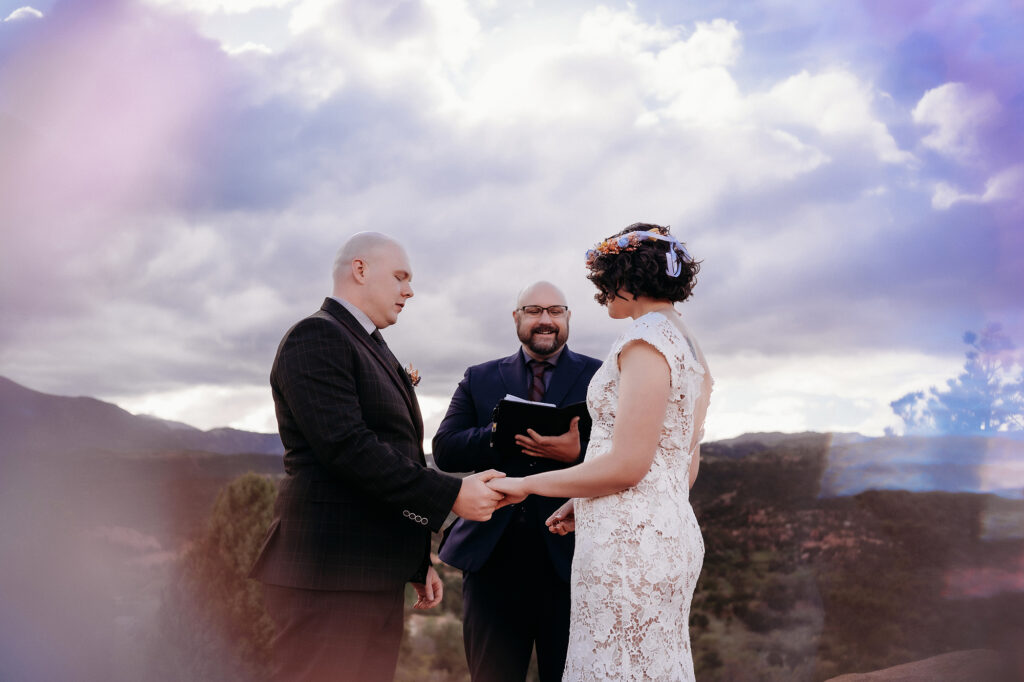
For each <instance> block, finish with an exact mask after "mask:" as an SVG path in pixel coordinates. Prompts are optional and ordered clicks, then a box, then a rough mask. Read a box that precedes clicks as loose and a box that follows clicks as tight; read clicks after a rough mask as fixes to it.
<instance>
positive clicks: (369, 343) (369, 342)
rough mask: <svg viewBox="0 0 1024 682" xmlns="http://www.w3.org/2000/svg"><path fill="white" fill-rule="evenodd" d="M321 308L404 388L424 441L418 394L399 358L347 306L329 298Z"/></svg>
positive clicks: (414, 419)
mask: <svg viewBox="0 0 1024 682" xmlns="http://www.w3.org/2000/svg"><path fill="white" fill-rule="evenodd" d="M321 310H323V311H324V312H326V313H328V314H329V315H331V317H333V318H334V319H336V320H337V321H338V322H340V323H341V324H342V325H344V326H345V328H346V329H348V330H349V332H350V333H351V334H352V336H353V338H355V339H356V340H357V341H358V342H359V343H361V344H363V346H365V347H366V348H367V349H369V351H370V354H371V355H373V357H374V358H375V359H376V360H377V362H379V363H380V365H381V367H383V368H384V371H385V372H387V374H388V376H389V377H391V380H392V381H393V382H395V384H396V385H398V387H399V388H400V389H401V390H402V397H403V398H404V399H405V404H406V406H407V407H408V408H409V414H410V415H411V416H412V418H413V419H412V421H413V425H414V426H415V427H416V433H417V434H418V435H419V439H420V441H422V440H423V417H422V416H421V415H420V406H419V402H418V401H417V400H416V394H415V392H414V391H413V390H412V382H410V381H409V377H408V375H407V374H406V373H405V372H404V371H401V367H399V366H398V360H397V359H395V360H392V358H393V357H394V356H390V357H389V355H390V352H389V350H388V349H387V348H386V347H385V346H382V345H381V344H379V343H377V341H375V340H374V339H373V337H371V336H370V335H369V334H367V333H366V330H365V329H363V326H362V325H361V324H359V322H358V321H357V320H356V318H354V317H352V313H350V312H349V311H347V310H345V306H343V305H341V304H340V303H338V302H337V301H335V300H333V299H330V298H328V299H326V300H325V301H324V304H323V306H321Z"/></svg>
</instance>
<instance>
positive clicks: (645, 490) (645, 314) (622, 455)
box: [488, 223, 712, 680]
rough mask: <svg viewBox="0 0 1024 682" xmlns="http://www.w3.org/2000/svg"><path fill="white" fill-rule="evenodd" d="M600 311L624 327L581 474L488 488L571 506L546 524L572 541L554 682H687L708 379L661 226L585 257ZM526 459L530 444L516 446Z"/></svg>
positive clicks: (594, 389) (692, 274) (599, 387)
mask: <svg viewBox="0 0 1024 682" xmlns="http://www.w3.org/2000/svg"><path fill="white" fill-rule="evenodd" d="M587 268H588V270H589V274H588V278H589V279H590V280H591V281H592V282H593V283H594V284H595V285H596V286H597V288H598V293H597V295H596V296H595V298H596V299H597V301H598V302H599V303H601V304H602V305H605V306H607V308H608V315H609V316H610V317H612V318H614V319H625V318H632V322H631V323H630V325H629V327H628V328H627V329H626V331H625V332H624V333H623V334H622V335H621V336H620V337H619V338H618V339H617V340H616V341H615V343H614V344H613V345H612V348H611V352H610V353H609V354H608V357H607V358H606V360H605V362H604V365H602V367H601V368H600V369H599V370H598V371H597V374H595V375H594V378H593V379H592V380H591V383H590V388H589V390H588V392H587V406H588V408H589V410H590V414H591V417H592V418H593V422H594V423H593V428H592V431H591V435H590V445H589V447H588V450H587V459H586V461H585V462H583V463H582V464H579V465H577V466H575V467H571V468H568V469H563V470H559V471H550V472H546V473H542V474H537V475H535V476H527V477H525V478H501V479H493V480H491V481H489V483H488V485H490V486H491V487H492V488H494V489H495V490H498V491H499V492H502V493H504V494H505V495H506V496H507V497H506V500H505V502H504V504H509V503H515V502H519V501H521V500H523V499H525V498H526V496H527V495H544V496H548V497H572V498H575V499H573V500H570V501H569V502H568V503H566V504H565V505H564V506H563V507H562V508H560V509H559V510H558V511H556V512H555V514H553V515H552V516H551V518H549V519H548V521H547V523H548V526H549V529H550V530H551V531H552V532H555V533H559V534H565V533H567V532H571V531H573V530H575V532H576V553H575V557H574V559H573V564H572V613H571V618H570V635H569V651H568V658H567V660H566V664H565V673H564V677H563V679H564V680H693V656H692V654H691V652H690V635H689V617H690V601H691V599H692V597H693V590H694V587H695V585H696V583H697V576H698V575H699V574H700V568H701V564H702V562H703V559H704V541H703V539H702V538H701V534H700V527H699V525H698V524H697V519H696V517H695V516H694V513H693V509H692V508H691V507H690V502H689V490H690V487H691V486H692V485H693V482H694V480H695V479H696V477H697V467H698V462H699V459H700V445H699V444H700V439H701V436H702V435H703V424H704V416H705V414H706V413H707V408H708V402H709V399H710V395H711V385H712V380H711V375H710V372H709V371H708V367H707V363H706V362H705V360H704V356H703V354H702V353H701V351H700V347H699V346H698V345H697V343H696V342H695V341H694V339H693V337H692V336H691V335H690V334H689V332H688V331H687V329H686V326H685V325H684V324H683V320H682V318H681V316H680V315H679V313H678V311H676V309H675V307H674V305H673V304H674V303H675V302H677V301H684V300H686V299H687V298H688V297H689V296H690V293H691V291H692V289H693V286H694V284H695V283H696V274H697V272H698V270H699V269H700V266H699V263H698V262H696V261H694V260H693V259H692V258H691V257H690V255H689V253H688V252H687V251H686V248H685V247H684V246H683V245H682V244H681V243H680V242H679V241H677V240H676V238H675V237H673V236H672V235H671V234H669V231H668V228H667V227H660V226H658V225H649V224H644V223H636V224H634V225H630V226H629V227H628V228H626V229H625V230H623V231H622V232H620V233H618V234H617V235H614V236H612V237H610V238H608V239H606V240H605V241H603V242H601V243H600V244H598V245H597V246H596V247H595V248H594V249H591V250H590V251H589V252H588V253H587ZM518 438H519V442H520V445H522V446H523V449H524V452H526V453H527V454H530V453H531V448H532V446H534V445H535V443H534V441H533V439H532V438H531V437H529V436H520V437H518Z"/></svg>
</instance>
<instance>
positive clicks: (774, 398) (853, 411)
mask: <svg viewBox="0 0 1024 682" xmlns="http://www.w3.org/2000/svg"><path fill="white" fill-rule="evenodd" d="M712 360H713V361H714V365H713V366H712V368H711V370H712V375H713V376H714V377H715V390H714V393H713V394H712V398H711V408H710V409H709V411H708V422H707V440H718V439H722V438H731V437H733V436H737V435H740V434H742V433H747V432H753V431H807V430H816V431H827V430H833V431H856V432H858V433H862V434H865V435H874V436H880V435H882V434H883V432H884V430H885V428H886V427H887V426H896V425H897V423H898V419H897V418H896V417H895V415H894V413H893V412H892V409H891V408H890V407H889V402H890V401H892V400H896V399H897V398H900V397H902V396H903V395H905V394H906V393H909V392H911V391H917V390H921V389H924V388H927V387H928V386H934V385H941V384H943V383H944V382H945V380H946V379H948V378H949V377H951V376H955V375H956V373H957V372H958V371H959V369H960V366H961V365H962V364H963V357H962V356H948V357H942V356H939V357H936V356H932V355H927V354H925V353H920V352H897V351H889V352H885V351H882V352H861V353H857V354H856V355H855V356H854V357H850V356H848V355H842V356H840V355H832V354H830V353H819V354H807V355H793V356H768V355H762V354H755V353H742V354H739V355H728V356H723V355H718V356H712V357H711V358H709V362H710V361H712Z"/></svg>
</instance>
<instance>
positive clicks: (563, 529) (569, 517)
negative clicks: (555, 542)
mask: <svg viewBox="0 0 1024 682" xmlns="http://www.w3.org/2000/svg"><path fill="white" fill-rule="evenodd" d="M544 523H545V524H547V527H548V530H550V531H551V532H552V533H557V534H558V535H565V534H566V533H571V532H573V531H574V530H576V505H574V504H573V501H572V500H569V501H568V502H566V503H565V504H563V505H562V506H561V507H559V508H558V509H556V510H555V513H554V514H552V515H551V516H549V517H548V519H547V521H545V522H544Z"/></svg>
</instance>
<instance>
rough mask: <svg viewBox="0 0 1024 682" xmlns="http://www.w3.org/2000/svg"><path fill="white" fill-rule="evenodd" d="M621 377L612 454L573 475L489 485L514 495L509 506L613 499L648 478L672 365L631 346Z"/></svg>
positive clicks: (645, 347)
mask: <svg viewBox="0 0 1024 682" xmlns="http://www.w3.org/2000/svg"><path fill="white" fill-rule="evenodd" d="M619 372H620V378H619V403H618V407H617V410H616V416H615V427H614V431H613V432H612V451H611V452H610V453H608V454H607V455H604V456H602V457H595V458H594V459H592V460H585V461H584V462H582V463H581V464H577V465H576V466H574V467H569V468H568V469H559V470H556V471H548V472H545V473H542V474H536V475H534V476H527V477H526V478H522V479H510V478H505V479H501V480H497V479H495V480H493V481H491V482H489V483H488V485H493V487H494V489H495V490H498V491H499V492H502V493H505V494H506V495H508V498H507V499H506V504H507V503H514V502H517V501H520V500H521V499H523V498H524V497H525V496H526V495H544V496H545V497H599V496H601V495H609V494H611V493H616V492H618V491H620V490H624V489H626V488H630V487H632V486H634V485H636V484H637V483H639V482H640V480H641V479H642V478H643V477H644V476H646V475H647V472H648V471H649V470H650V468H651V461H652V460H653V459H654V452H655V450H656V449H657V447H658V439H659V438H660V436H661V428H662V425H663V423H664V420H665V410H666V408H667V406H668V397H669V387H670V384H669V367H668V362H667V361H666V360H665V357H664V356H663V355H662V354H661V353H659V352H658V351H657V350H655V349H654V347H653V346H651V345H650V344H648V343H646V342H645V341H631V342H630V343H629V344H627V345H626V346H625V348H623V350H622V352H621V353H619Z"/></svg>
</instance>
